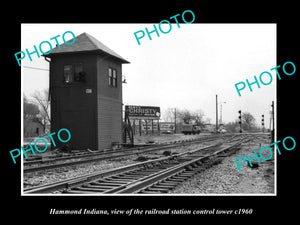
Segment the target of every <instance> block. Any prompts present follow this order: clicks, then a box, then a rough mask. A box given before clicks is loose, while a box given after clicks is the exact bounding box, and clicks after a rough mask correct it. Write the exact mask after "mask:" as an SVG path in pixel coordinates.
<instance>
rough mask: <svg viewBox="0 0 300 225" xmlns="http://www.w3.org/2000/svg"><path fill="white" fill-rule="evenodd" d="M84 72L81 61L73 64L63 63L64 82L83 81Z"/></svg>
mask: <svg viewBox="0 0 300 225" xmlns="http://www.w3.org/2000/svg"><path fill="white" fill-rule="evenodd" d="M84 81H85V73H84V72H83V65H82V63H78V64H74V65H64V82H65V83H67V84H68V83H73V82H84Z"/></svg>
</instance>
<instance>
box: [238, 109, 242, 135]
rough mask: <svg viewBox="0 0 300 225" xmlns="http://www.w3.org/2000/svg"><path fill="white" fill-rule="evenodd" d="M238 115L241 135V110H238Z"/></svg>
mask: <svg viewBox="0 0 300 225" xmlns="http://www.w3.org/2000/svg"><path fill="white" fill-rule="evenodd" d="M238 113H239V124H240V133H242V110H239V111H238Z"/></svg>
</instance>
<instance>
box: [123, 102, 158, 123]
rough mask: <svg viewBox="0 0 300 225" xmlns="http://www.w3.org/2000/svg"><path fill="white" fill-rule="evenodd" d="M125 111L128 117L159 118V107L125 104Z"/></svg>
mask: <svg viewBox="0 0 300 225" xmlns="http://www.w3.org/2000/svg"><path fill="white" fill-rule="evenodd" d="M125 112H126V113H127V115H128V116H129V117H130V119H154V120H158V119H159V118H160V107H156V106H135V105H125Z"/></svg>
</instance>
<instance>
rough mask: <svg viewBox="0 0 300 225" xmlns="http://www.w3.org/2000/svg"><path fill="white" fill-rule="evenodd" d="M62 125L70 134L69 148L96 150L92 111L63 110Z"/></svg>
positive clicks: (94, 122)
mask: <svg viewBox="0 0 300 225" xmlns="http://www.w3.org/2000/svg"><path fill="white" fill-rule="evenodd" d="M61 118H62V125H63V126H64V127H65V128H67V129H68V130H69V131H70V132H71V140H70V141H69V144H70V147H71V148H72V149H76V150H83V149H87V148H89V149H93V150H95V148H96V140H95V131H94V129H95V128H94V127H95V124H96V121H94V120H95V116H94V115H93V111H92V110H89V109H85V110H64V111H62V115H61Z"/></svg>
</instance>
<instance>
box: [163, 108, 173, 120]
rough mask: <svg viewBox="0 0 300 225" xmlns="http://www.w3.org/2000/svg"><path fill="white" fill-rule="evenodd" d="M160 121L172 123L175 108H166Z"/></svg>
mask: <svg viewBox="0 0 300 225" xmlns="http://www.w3.org/2000/svg"><path fill="white" fill-rule="evenodd" d="M162 119H163V120H164V121H166V122H174V121H175V108H170V107H169V108H167V109H166V110H164V112H163V115H162Z"/></svg>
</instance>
